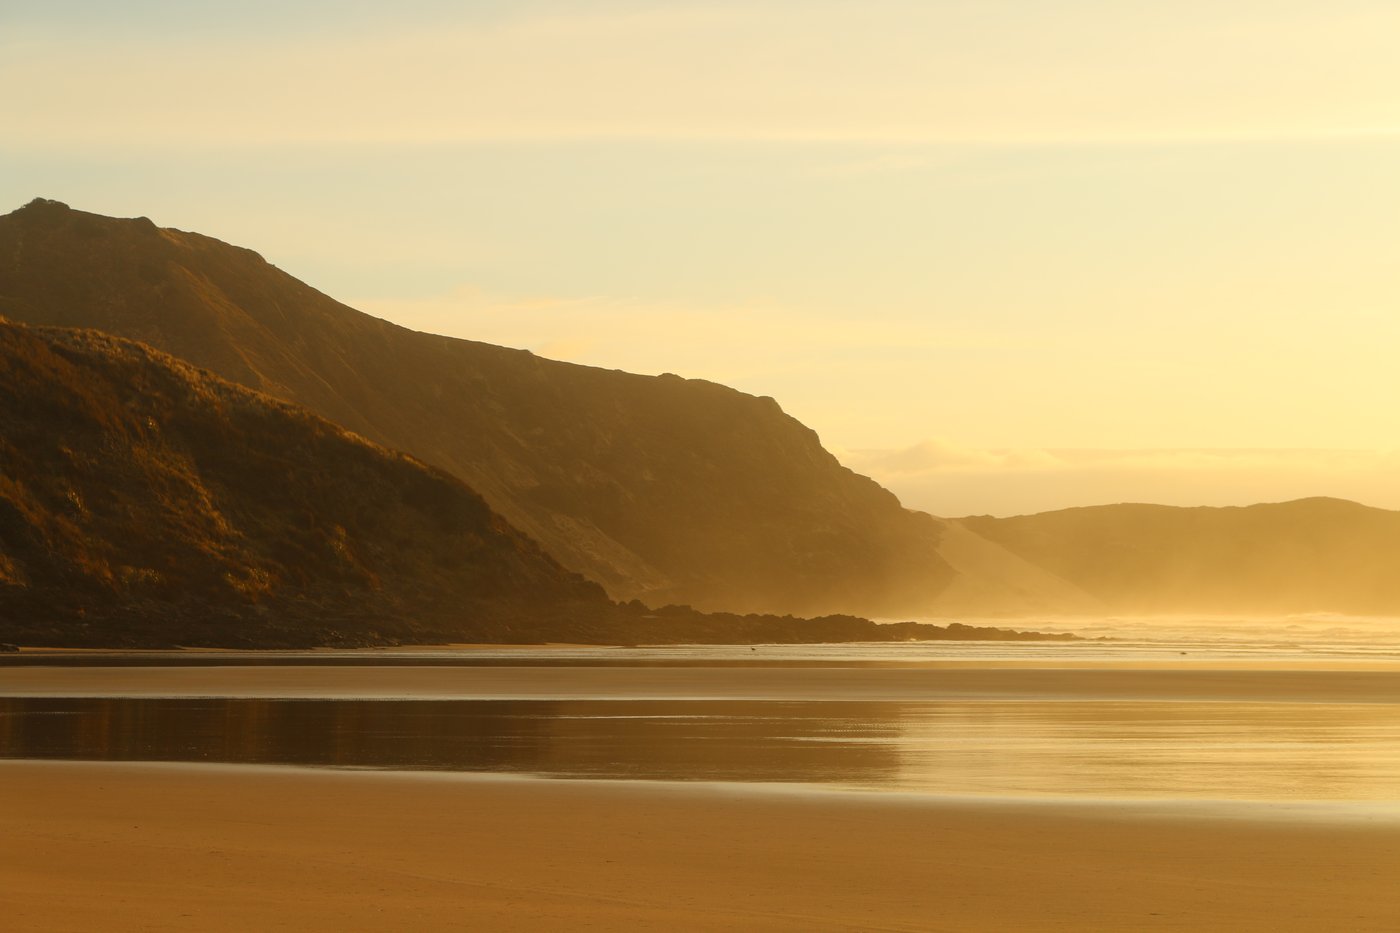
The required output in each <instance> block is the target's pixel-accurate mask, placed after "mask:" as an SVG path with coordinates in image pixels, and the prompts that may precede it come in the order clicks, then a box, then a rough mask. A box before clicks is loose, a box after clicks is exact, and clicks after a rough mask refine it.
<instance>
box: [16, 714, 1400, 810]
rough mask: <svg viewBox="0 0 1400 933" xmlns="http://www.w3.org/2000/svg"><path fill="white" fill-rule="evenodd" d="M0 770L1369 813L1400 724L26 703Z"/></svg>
mask: <svg viewBox="0 0 1400 933" xmlns="http://www.w3.org/2000/svg"><path fill="white" fill-rule="evenodd" d="M0 757H7V758H49V759H97V760H119V761H139V760H148V761H201V762H228V763H264V764H291V765H303V766H320V767H359V768H393V769H438V770H457V771H496V772H512V773H530V774H541V775H548V776H554V777H591V778H626V779H655V780H710V781H753V782H773V781H781V782H796V783H815V784H827V785H841V786H855V787H863V788H879V789H888V790H901V791H913V792H922V793H938V794H959V795H961V794H994V795H1007V796H1041V795H1056V796H1070V797H1079V798H1086V797H1093V798H1105V797H1129V798H1131V797H1149V798H1162V797H1183V798H1196V799H1201V798H1204V799H1241V800H1250V799H1253V800H1333V801H1345V800H1357V801H1378V800H1386V799H1395V798H1398V797H1400V707H1397V706H1396V705H1394V704H1346V703H1330V704H1299V703H1219V702H1216V703H1211V702H1157V701H1104V700H1098V701H1083V702H1072V701H1068V702H1067V701H1057V702H1035V701H1023V700H1005V701H1003V700H979V701H971V702H968V701H943V702H854V701H827V702H797V701H793V702H789V701H737V700H555V701H546V700H412V701H394V700H274V699H137V698H87V699H83V698H78V699H73V698H27V699H23V698H22V699H0Z"/></svg>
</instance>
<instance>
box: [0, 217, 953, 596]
mask: <svg viewBox="0 0 1400 933" xmlns="http://www.w3.org/2000/svg"><path fill="white" fill-rule="evenodd" d="M0 315H5V316H8V317H10V318H11V319H13V320H18V321H23V322H26V323H31V324H40V325H55V326H63V327H88V328H96V329H98V330H102V331H105V332H108V333H112V334H116V335H119V336H123V337H128V338H131V339H134V340H139V341H142V342H144V343H147V344H150V345H151V346H153V347H156V348H158V349H161V350H164V351H165V352H167V353H170V354H172V355H174V356H176V357H179V358H180V359H183V360H186V361H188V362H191V363H193V364H195V365H196V366H199V367H202V368H205V369H208V370H211V371H212V372H214V373H216V374H217V375H219V376H221V377H223V378H225V379H228V380H230V381H232V382H236V383H239V384H241V385H244V386H247V387H249V388H252V389H256V390H258V391H260V392H264V393H266V394H268V395H271V396H274V397H276V398H280V399H283V400H286V401H290V402H294V403H296V404H299V405H302V406H305V407H306V408H308V409H310V410H311V411H313V412H315V413H317V414H319V415H321V416H322V417H325V418H328V419H330V420H331V421H334V422H336V423H338V424H341V425H343V426H345V427H347V428H349V429H350V430H352V431H354V432H356V433H357V434H360V435H363V436H364V437H366V438H369V439H370V440H373V441H375V442H377V443H380V444H384V445H386V446H388V447H392V448H395V449H399V450H404V451H406V452H408V453H410V454H412V455H414V456H415V457H418V458H419V459H421V460H423V461H425V462H427V463H430V464H433V465H434V466H437V467H440V468H442V469H444V470H447V471H448V472H450V473H452V474H454V475H455V476H457V477H458V478H460V479H462V480H463V481H465V482H466V483H467V484H468V485H470V486H471V487H472V488H473V489H475V490H477V491H478V492H480V493H481V495H482V496H484V497H485V499H486V501H487V502H488V503H489V504H490V505H491V507H492V508H493V509H495V510H496V511H498V512H499V513H501V514H502V515H503V516H504V517H505V518H507V519H508V520H509V521H510V523H511V524H512V525H514V526H515V527H517V528H519V529H520V530H522V531H524V532H525V533H527V534H528V535H530V536H531V537H533V538H535V539H536V540H538V541H539V542H540V543H541V544H542V545H543V546H544V548H545V550H546V551H548V552H549V553H550V554H551V555H552V556H553V557H554V558H556V559H557V560H558V561H559V562H560V563H561V564H562V565H564V566H565V567H567V568H569V569H570V570H573V571H576V572H579V573H582V574H584V575H586V576H587V577H589V578H590V579H593V580H596V581H598V582H599V583H601V584H602V585H603V586H604V587H605V588H606V589H607V591H608V593H609V594H610V595H611V596H613V597H614V598H617V599H623V600H629V599H633V598H640V599H642V600H644V601H645V602H647V603H649V604H651V605H661V604H666V603H687V604H693V605H695V606H697V607H702V608H707V609H724V610H741V611H751V610H752V611H765V612H783V613H788V612H792V613H799V614H812V613H818V612H857V613H861V614H867V615H913V614H920V613H922V612H925V611H927V610H928V609H929V607H930V606H932V605H933V604H934V603H936V601H937V599H938V597H939V595H940V593H942V592H943V591H944V589H945V588H947V587H948V585H949V584H950V583H951V582H952V581H953V579H954V578H955V577H956V576H957V574H956V572H955V571H954V570H953V569H952V568H951V567H950V566H949V565H948V563H947V562H946V561H945V560H944V559H943V557H942V556H940V551H939V549H940V541H941V538H942V534H943V530H944V526H943V524H942V523H941V522H939V521H938V520H936V519H934V518H931V517H930V516H927V515H924V514H922V513H916V512H910V511H908V510H906V509H904V508H902V507H901V506H900V504H899V501H898V500H897V499H896V498H895V496H894V495H893V494H891V493H890V492H888V491H886V490H885V489H883V488H881V487H880V486H879V485H878V484H876V483H875V482H874V481H872V480H870V479H868V478H867V477H864V476H859V475H857V474H855V473H853V472H851V471H850V470H848V469H846V468H845V467H843V466H842V465H841V464H840V463H839V462H837V460H836V458H835V457H833V456H832V455H831V454H830V453H828V452H827V451H826V450H825V449H823V447H822V445H821V442H820V440H819V439H818V437H817V435H816V434H815V433H814V432H813V431H811V430H810V429H808V428H807V427H805V426H803V425H802V424H800V423H799V422H797V421H796V420H794V419H793V418H791V417H789V416H787V415H786V414H785V413H784V412H783V411H782V409H781V408H780V407H779V406H778V403H777V402H775V401H774V400H773V399H771V398H760V397H755V396H751V395H745V394H744V393H741V392H738V391H735V390H733V389H730V388H727V387H725V386H721V385H716V384H714V383H710V382H704V381H701V380H694V379H682V378H680V377H677V376H673V375H664V376H641V375H634V374H631V373H624V372H618V371H612V370H603V369H597V368H592V367H587V366H578V365H573V364H569V363H562V362H556V361H553V360H547V359H542V358H539V357H537V356H534V355H533V354H531V353H529V352H526V351H523V350H513V349H508V348H504V347H497V346H491V345H489V344H483V343H476V342H473V341H468V340H458V339H453V338H448V337H439V336H434V335H431V334H424V333H418V332H414V331H411V330H407V329H405V328H402V327H398V326H396V325H394V324H391V323H389V322H386V321H382V320H379V319H377V318H373V317H370V316H369V315H366V314H362V313H360V312H358V311H355V310H354V309H352V308H349V307H347V306H345V305H343V304H340V303H339V302H337V301H335V300H333V299H331V298H329V297H327V296H326V295H324V294H322V293H320V292H318V291H316V290H315V289H313V288H311V287H310V286H308V285H306V284H304V283H302V282H300V281H298V280H296V279H294V278H292V277H291V276H290V275H287V274H286V273H284V272H282V271H281V270H279V269H277V268H275V267H274V266H272V265H270V264H269V263H267V262H266V261H264V260H263V258H262V257H261V256H259V255H258V254H257V253H255V252H253V251H251V250H248V249H242V248H239V247H235V246H230V245H228V244H226V243H222V242H220V241H218V240H215V239H212V238H210V237H207V236H202V235H200V234H196V233H186V232H181V231H177V230H169V229H161V228H159V227H157V226H156V225H155V224H153V223H152V222H151V221H149V220H147V219H145V218H137V219H134V220H124V219H116V218H110V217H103V216H99V215H96V214H89V213H84V212H82V211H76V210H72V209H70V208H68V207H67V206H65V205H62V204H59V203H57V202H53V201H43V200H37V201H34V202H32V203H30V204H29V205H27V206H25V207H24V208H22V209H20V210H17V211H15V212H13V213H11V214H8V215H5V216H3V217H0Z"/></svg>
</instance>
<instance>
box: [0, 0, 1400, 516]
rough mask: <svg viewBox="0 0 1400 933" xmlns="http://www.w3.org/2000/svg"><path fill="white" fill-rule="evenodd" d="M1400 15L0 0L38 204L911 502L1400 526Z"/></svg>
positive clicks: (18, 135)
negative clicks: (1118, 504)
mask: <svg viewBox="0 0 1400 933" xmlns="http://www.w3.org/2000/svg"><path fill="white" fill-rule="evenodd" d="M1397 35H1400V5H1397V4H1395V3H1394V2H1393V0H1383V2H1382V0H1334V2H1332V3H1329V4H1319V3H1316V2H1315V0H1308V2H1300V0H1272V2H1246V0H1211V2H1205V0H1177V2H1173V3H1170V4H1167V3H1161V2H1144V0H1056V2H1049V0H1045V2H1040V0H966V2H964V0H862V2H858V3H857V2H836V0H803V2H797V0H768V2H764V0H749V2H745V3H733V4H730V3H724V2H704V3H699V2H691V0H668V2H665V3H657V2H642V0H612V2H608V0H596V2H590V0H573V2H567V3H566V2H553V0H511V2H505V0H499V2H475V3H473V2H460V0H458V2H448V0H406V2H400V3H395V4H383V3H367V2H365V3H356V2H331V0H302V2H289V0H283V2H277V3H273V2H271V0H245V2H244V3H241V4H239V5H237V6H236V7H235V6H233V5H223V4H217V5H216V4H190V3H187V2H183V0H182V2H175V0H126V2H124V3H122V4H112V3H109V2H97V0H46V2H45V3H42V4H39V3H22V2H19V0H0V88H4V90H3V91H0V127H4V129H3V130H2V131H0V210H5V209H10V208H13V207H18V206H19V205H21V204H23V203H24V202H26V201H28V200H29V199H31V198H33V197H36V196H44V197H50V198H56V199H58V200H62V201H66V202H67V203H69V204H71V205H72V206H74V207H76V208H80V209H83V210H90V211H96V212H98V213H105V214H113V215H118V216H138V215H145V216H149V217H151V218H152V219H153V220H155V221H156V222H157V223H158V224H161V225H163V226H170V227H176V228H180V229H189V230H198V231H200V232H203V233H207V234H209V235H212V236H216V237H218V238H220V239H224V240H227V241H229V242H233V243H237V244H239V245H244V246H249V247H252V248H254V249H257V250H258V251H259V252H261V253H262V254H263V255H264V256H265V257H267V258H268V259H269V261H271V262H274V263H275V264H277V265H278V266H280V267H281V268H283V269H285V270H286V271H288V272H290V273H292V274H293V275H296V276H297V277H298V278H301V279H303V280H304V281H307V282H309V283H310V284H312V285H314V286H316V287H317V288H320V289H321V290H322V291H325V292H327V293H328V294H331V295H333V296H334V297H336V298H339V299H340V300H342V301H345V302H346V303H347V304H350V305H352V306H354V307H358V308H361V309H362V310H365V311H368V312H370V313H373V314H376V315H379V316H381V317H385V318H389V319H391V320H394V321H397V322H399V323H402V324H405V325H407V326H410V327H415V328H418V329H422V330H430V331H434V332H437V333H443V334H449V335H453V336H460V337H468V338H472V339H478V340H486V341H489V342H493V343H501V344H506V345H510V346H519V347H526V348H529V349H531V350H533V351H535V352H537V353H540V354H541V355H544V356H550V357H554V358H557V359H566V360H571V361H576V362H581V363H588V364H592V365H599V366H605V367H609V368H619V369H628V370H632V371H637V372H647V373H659V372H675V373H679V374H681V375H685V376H691V377H697V378H704V379H710V380H714V381H717V382H723V383H726V384H729V385H733V386H735V387H736V388H739V389H742V390H744V391H748V392H753V393H755V394H760V395H771V396H773V397H775V398H777V399H778V400H779V402H780V403H781V404H782V405H783V407H784V409H785V410H786V411H788V412H789V413H790V414H792V415H793V416H795V417H797V418H798V419H800V420H802V421H803V422H804V423H806V424H807V425H809V426H810V427H812V428H813V429H815V430H816V431H817V432H818V433H819V434H820V435H821V437H822V439H823V441H824V443H825V444H826V445H827V446H828V448H829V449H831V450H832V451H833V452H834V453H836V454H837V455H838V456H839V457H840V458H841V459H842V461H843V462H845V463H846V464H847V465H849V466H851V467H852V468H854V469H857V470H858V471H860V472H865V473H869V474H870V475H873V476H875V477H876V478H877V479H879V480H880V481H881V482H883V483H885V484H886V485H887V486H889V487H890V488H891V489H893V490H894V491H895V492H896V493H898V494H899V495H900V496H901V498H902V499H903V500H904V501H905V502H906V504H908V505H911V506H914V507H916V508H924V509H928V510H930V511H933V512H935V513H936V514H944V515H960V514H982V513H991V514H1015V513H1019V512H1027V511H1040V510H1044V509H1052V508H1064V507H1070V506H1076V505H1088V504H1097V503H1103V502H1115V501H1150V502H1165V503H1169V504H1177V505H1228V504H1247V503H1250V502H1256V501H1276V500H1280V499H1287V498H1297V497H1300V496H1305V495H1334V496H1342V497H1345V498H1352V499H1357V500H1359V501H1363V502H1367V503H1368V504H1372V505H1377V506H1383V507H1389V508H1400V405H1397V404H1396V400H1397V399H1400V365H1397V363H1396V356H1397V349H1400V261H1397V256H1396V252H1395V247H1396V244H1398V243H1400V172H1397V171H1396V168H1395V167H1396V165H1397V164H1400V55H1396V54H1394V38H1395V36H1397Z"/></svg>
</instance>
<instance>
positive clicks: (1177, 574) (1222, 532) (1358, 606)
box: [959, 498, 1400, 615]
mask: <svg viewBox="0 0 1400 933" xmlns="http://www.w3.org/2000/svg"><path fill="white" fill-rule="evenodd" d="M959 524H961V525H963V526H964V527H966V528H968V529H969V530H971V531H972V532H974V533H976V534H977V535H979V536H980V537H982V538H984V539H987V540H990V541H993V542H996V543H997V544H999V545H1001V546H1002V547H1004V548H1006V549H1007V550H1009V551H1011V552H1012V553H1014V554H1016V555H1018V556H1019V557H1022V558H1024V559H1025V560H1027V561H1029V562H1030V563H1032V564H1035V565H1036V566H1038V567H1040V568H1042V569H1044V570H1046V571H1048V572H1050V573H1052V574H1055V575H1057V576H1058V577H1059V578H1061V579H1063V580H1065V581H1067V582H1068V583H1070V584H1072V585H1074V586H1076V587H1078V588H1079V589H1081V590H1083V591H1084V592H1086V593H1088V594H1089V595H1091V596H1092V597H1093V598H1095V599H1096V600H1098V601H1100V602H1101V604H1102V606H1103V607H1104V608H1106V609H1109V610H1112V611H1115V612H1124V613H1127V612H1131V613H1147V614H1151V613H1164V612H1165V613H1180V612H1208V613H1210V612H1213V613H1240V614H1261V613H1281V612H1318V611H1320V612H1342V613H1356V614H1363V615H1364V614H1372V615H1374V614H1382V615H1385V614H1396V613H1400V512H1391V511H1386V510H1384V509H1375V508H1369V507H1367V506H1364V505H1358V504H1357V503H1355V502H1347V501H1344V500H1340V499H1324V498H1316V499H1300V500H1297V501H1295V502H1281V503H1274V504H1264V505H1252V506H1248V507H1243V508H1175V507H1171V506H1164V505H1104V506H1094V507H1090V508H1079V509H1065V510H1063V511H1058V512H1044V513H1041V514H1038V515H1023V516H1018V517H1016V518H991V517H987V516H983V517H974V518H964V519H960V520H959Z"/></svg>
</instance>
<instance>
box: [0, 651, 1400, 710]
mask: <svg viewBox="0 0 1400 933" xmlns="http://www.w3.org/2000/svg"><path fill="white" fill-rule="evenodd" d="M1052 663H1053V662H1052ZM0 696H4V697H75V698H78V697H82V698H90V697H148V698H160V697H172V698H173V697H225V698H230V699H239V698H261V699H310V698H316V699H347V698H356V699H386V700H387V699H447V698H453V699H477V700H493V699H542V700H548V699H658V700H662V699H696V700H700V699H714V700H801V701H820V700H830V699H841V700H890V701H913V702H918V701H921V700H938V699H958V700H977V699H988V700H997V699H1002V700H1016V699H1035V700H1044V701H1058V700H1104V699H1112V700H1144V701H1152V700H1163V701H1170V700H1190V701H1235V702H1238V701H1252V702H1271V703H1309V702H1313V703H1316V702H1322V703H1387V704H1388V703H1400V669H1397V668H1394V667H1383V668H1375V667H1371V666H1367V667H1364V668H1360V669H1357V668H1341V669H1328V668H1322V669H1319V668H1312V667H1292V666H1288V665H1268V666H1263V667H1244V666H1240V665H1234V666H1229V667H1175V666H1170V667H1163V666H1141V665H1133V664H1127V665H1118V664H1111V665H1104V664H1099V665H1094V666H1077V667H1076V666H1070V665H1065V664H1056V665H1055V666H1043V667H1042V666H1030V667H1028V666H1017V665H1006V664H1001V663H997V662H981V663H978V662H973V663H968V664H958V663H953V662H944V663H938V662H935V663H934V665H933V666H929V665H925V664H918V663H915V664H908V665H890V664H885V663H877V664H874V665H872V666H868V667H866V666H847V665H832V664H821V663H818V664H815V665H813V664H805V663H799V664H792V665H788V664H783V663H781V662H779V663H773V662H764V663H759V662H755V663H751V664H731V665H666V664H660V665H649V664H635V663H634V664H607V663H604V664H577V665H575V664H521V663H519V662H514V663H512V662H510V661H506V662H505V663H500V664H486V665H478V664H469V663H467V664H460V663H459V664H413V663H404V664H373V663H371V664H352V665H336V664H329V665H317V664H305V663H275V664H248V663H233V664H219V665H200V664H195V665H184V664H171V665H160V666H144V665H139V664H133V665H120V666H105V665H98V664H91V665H88V664H79V665H62V664H60V665H43V664H26V665H15V666H0Z"/></svg>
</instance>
